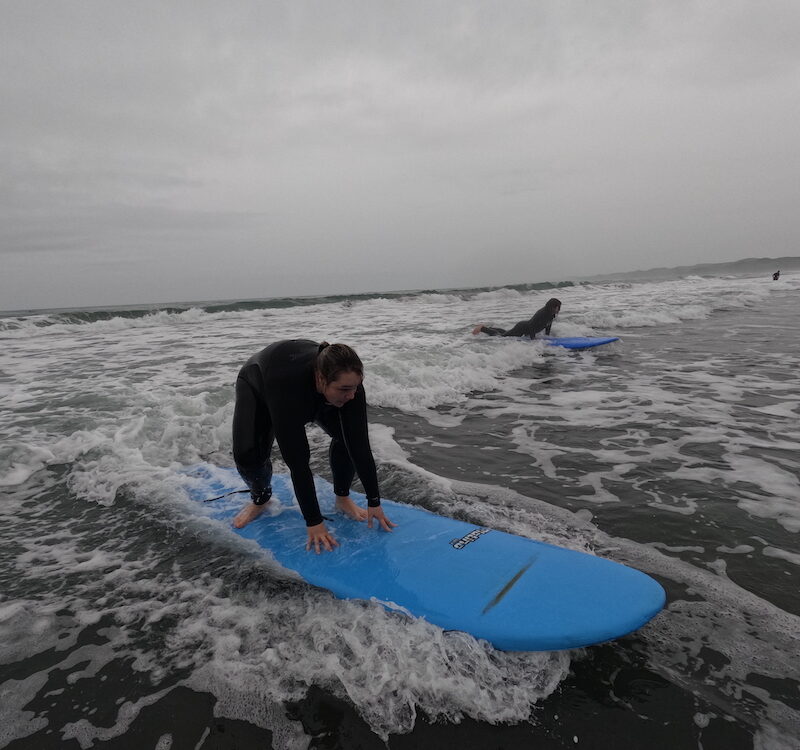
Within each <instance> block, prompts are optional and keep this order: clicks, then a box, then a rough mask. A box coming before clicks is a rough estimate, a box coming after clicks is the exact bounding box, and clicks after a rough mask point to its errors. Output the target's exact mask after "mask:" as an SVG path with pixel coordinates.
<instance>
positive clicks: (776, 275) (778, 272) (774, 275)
mask: <svg viewBox="0 0 800 750" xmlns="http://www.w3.org/2000/svg"><path fill="white" fill-rule="evenodd" d="M780 277H781V272H780V271H775V273H773V274H772V280H773V281H777V280H778V279H779V278H780Z"/></svg>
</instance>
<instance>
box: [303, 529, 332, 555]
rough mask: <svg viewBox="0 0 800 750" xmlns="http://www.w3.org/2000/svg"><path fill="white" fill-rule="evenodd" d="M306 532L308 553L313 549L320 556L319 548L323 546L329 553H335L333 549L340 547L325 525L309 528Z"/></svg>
mask: <svg viewBox="0 0 800 750" xmlns="http://www.w3.org/2000/svg"><path fill="white" fill-rule="evenodd" d="M306 531H307V532H308V541H307V542H306V551H308V550H310V549H311V548H312V547H313V548H314V551H315V552H316V553H317V554H319V547H320V545H322V546H323V547H324V548H325V549H326V550H327V551H328V552H333V548H334V547H338V546H339V542H337V541H336V540H335V539H334V538H333V536H332V535H331V534H330V532H329V531H328V529H327V528H326V526H325V524H324V523H318V524H317V525H316V526H307V527H306Z"/></svg>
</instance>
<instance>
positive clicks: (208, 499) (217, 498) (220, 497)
mask: <svg viewBox="0 0 800 750" xmlns="http://www.w3.org/2000/svg"><path fill="white" fill-rule="evenodd" d="M239 492H250V490H231V491H230V492H226V493H225V494H224V495H218V496H217V497H209V498H206V499H205V500H203V502H204V503H213V502H214V501H215V500H222V498H223V497H228V495H235V494H237V493H239Z"/></svg>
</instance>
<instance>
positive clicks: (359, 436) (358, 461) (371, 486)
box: [339, 386, 381, 508]
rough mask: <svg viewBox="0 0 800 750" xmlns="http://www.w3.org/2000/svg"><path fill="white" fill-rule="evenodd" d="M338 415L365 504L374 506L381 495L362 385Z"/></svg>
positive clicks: (379, 501)
mask: <svg viewBox="0 0 800 750" xmlns="http://www.w3.org/2000/svg"><path fill="white" fill-rule="evenodd" d="M339 416H340V418H341V426H342V434H343V437H344V441H345V446H346V447H347V450H348V452H349V453H350V460H351V461H352V462H353V466H354V467H355V470H356V473H357V474H358V478H359V479H360V480H361V484H363V485H364V492H365V493H366V495H367V504H368V505H369V506H370V507H373V508H376V507H377V506H379V505H380V504H381V496H380V491H379V488H378V472H377V469H376V468H375V459H374V457H373V455H372V447H371V446H370V444H369V430H368V427H367V397H366V394H365V392H364V388H363V386H359V387H358V390H357V391H356V395H355V398H354V399H353V400H352V401H350V403H348V404H347V405H346V406H344V407H342V408H341V409H339Z"/></svg>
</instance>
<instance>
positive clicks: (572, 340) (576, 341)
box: [542, 336, 619, 349]
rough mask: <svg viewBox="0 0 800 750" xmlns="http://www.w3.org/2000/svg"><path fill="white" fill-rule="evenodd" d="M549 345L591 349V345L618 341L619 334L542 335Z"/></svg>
mask: <svg viewBox="0 0 800 750" xmlns="http://www.w3.org/2000/svg"><path fill="white" fill-rule="evenodd" d="M542 339H543V340H544V341H546V342H547V343H548V344H549V345H550V346H563V347H564V348H565V349H591V348H592V347H593V346H602V345H603V344H610V343H612V342H613V341H619V336H560V337H559V336H543V337H542Z"/></svg>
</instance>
